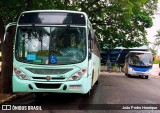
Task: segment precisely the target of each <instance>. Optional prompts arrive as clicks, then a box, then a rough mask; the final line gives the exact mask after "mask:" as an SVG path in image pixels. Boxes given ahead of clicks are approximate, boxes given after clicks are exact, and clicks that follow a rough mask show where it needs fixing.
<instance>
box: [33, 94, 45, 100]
mask: <svg viewBox="0 0 160 113" xmlns="http://www.w3.org/2000/svg"><path fill="white" fill-rule="evenodd" d="M34 94H35V95H36V99H40V98H42V97H43V93H34Z"/></svg>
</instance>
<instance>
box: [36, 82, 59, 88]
mask: <svg viewBox="0 0 160 113" xmlns="http://www.w3.org/2000/svg"><path fill="white" fill-rule="evenodd" d="M35 85H36V87H37V88H44V89H58V88H59V87H60V86H61V84H42V83H35Z"/></svg>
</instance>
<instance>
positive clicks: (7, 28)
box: [3, 22, 17, 43]
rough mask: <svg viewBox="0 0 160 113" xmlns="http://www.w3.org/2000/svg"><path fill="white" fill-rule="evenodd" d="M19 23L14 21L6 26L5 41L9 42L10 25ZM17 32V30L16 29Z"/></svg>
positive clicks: (14, 25) (13, 25)
mask: <svg viewBox="0 0 160 113" xmlns="http://www.w3.org/2000/svg"><path fill="white" fill-rule="evenodd" d="M16 25H17V23H16V22H12V23H9V24H8V25H7V26H6V28H5V33H4V38H3V43H7V42H9V29H10V27H16ZM14 32H15V31H14Z"/></svg>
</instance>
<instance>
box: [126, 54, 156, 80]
mask: <svg viewBox="0 0 160 113" xmlns="http://www.w3.org/2000/svg"><path fill="white" fill-rule="evenodd" d="M152 63H153V57H152V53H151V52H148V51H130V52H129V53H128V54H127V55H126V57H125V66H124V71H125V75H127V76H140V77H143V78H146V79H148V77H149V76H150V75H151V69H152Z"/></svg>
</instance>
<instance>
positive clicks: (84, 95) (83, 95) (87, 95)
mask: <svg viewBox="0 0 160 113" xmlns="http://www.w3.org/2000/svg"><path fill="white" fill-rule="evenodd" d="M90 95H91V91H90V90H89V91H88V92H87V93H86V94H82V97H84V98H88V97H90Z"/></svg>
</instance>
